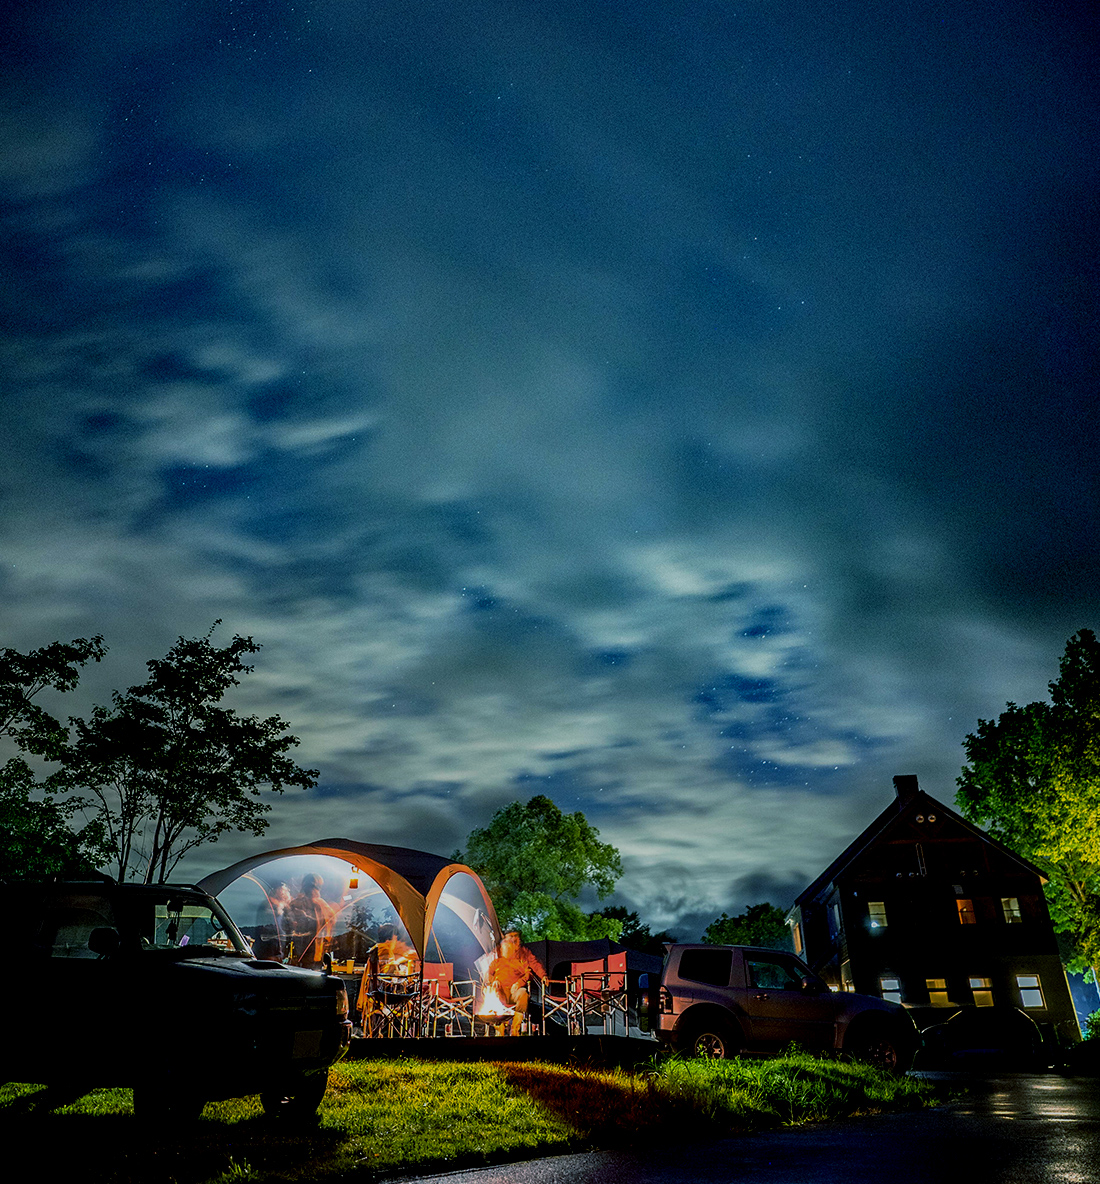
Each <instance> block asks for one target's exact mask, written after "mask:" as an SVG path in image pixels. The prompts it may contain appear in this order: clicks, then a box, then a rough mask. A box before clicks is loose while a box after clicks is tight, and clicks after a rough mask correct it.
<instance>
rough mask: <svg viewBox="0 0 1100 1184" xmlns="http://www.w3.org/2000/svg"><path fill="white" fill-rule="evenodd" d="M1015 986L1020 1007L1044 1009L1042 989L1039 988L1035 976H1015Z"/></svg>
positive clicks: (1037, 977) (1037, 978) (1037, 979)
mask: <svg viewBox="0 0 1100 1184" xmlns="http://www.w3.org/2000/svg"><path fill="white" fill-rule="evenodd" d="M1016 986H1017V987H1019V989H1020V1006H1021V1007H1045V1006H1046V1004H1045V1003H1044V1002H1043V989H1042V987H1040V986H1039V976H1038V975H1037V974H1018V975H1016Z"/></svg>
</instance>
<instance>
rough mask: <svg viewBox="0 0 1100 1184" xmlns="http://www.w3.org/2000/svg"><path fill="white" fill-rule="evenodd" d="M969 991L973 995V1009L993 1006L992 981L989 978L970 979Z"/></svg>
mask: <svg viewBox="0 0 1100 1184" xmlns="http://www.w3.org/2000/svg"><path fill="white" fill-rule="evenodd" d="M970 990H971V991H972V992H973V995H974V1006H975V1007H992V1006H993V980H992V979H989V978H971V980H970Z"/></svg>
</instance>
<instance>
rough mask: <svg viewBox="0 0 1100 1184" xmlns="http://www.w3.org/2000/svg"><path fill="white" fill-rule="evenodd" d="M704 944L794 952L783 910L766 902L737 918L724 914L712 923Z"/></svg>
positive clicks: (750, 908) (706, 933)
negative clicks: (759, 947) (756, 947)
mask: <svg viewBox="0 0 1100 1184" xmlns="http://www.w3.org/2000/svg"><path fill="white" fill-rule="evenodd" d="M703 941H705V942H706V943H707V944H708V945H713V946H766V947H767V948H768V949H771V950H789V949H791V933H790V930H789V929H788V928H787V921H786V914H785V913H784V912H783V910H782V909H779V908H776V907H775V905H773V904H769V903H768V902H767V901H764V902H763V903H762V904H750V905H749V907H748V908H747V909H746V910H745V911H744V912H743V913H738V914H737V916H736V917H730V916H727V914H725V913H723V914H722V915H721V916H720V917H719V918H718V919H717V920H716V921H711V923H710V924H709V925H708V926H707V928H706V932H705V933H704V934H703Z"/></svg>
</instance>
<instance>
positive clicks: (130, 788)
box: [58, 621, 317, 883]
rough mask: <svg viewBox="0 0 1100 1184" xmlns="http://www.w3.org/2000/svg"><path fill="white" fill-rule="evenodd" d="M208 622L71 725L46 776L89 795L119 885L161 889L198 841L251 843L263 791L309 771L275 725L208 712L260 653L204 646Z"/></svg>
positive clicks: (250, 647)
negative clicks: (229, 838) (241, 837)
mask: <svg viewBox="0 0 1100 1184" xmlns="http://www.w3.org/2000/svg"><path fill="white" fill-rule="evenodd" d="M218 624H220V622H219V621H215V623H214V626H212V627H211V629H210V632H209V633H207V634H206V636H205V637H197V638H183V637H181V638H179V639H178V641H177V642H176V644H175V645H174V646H173V647H172V649H171V650H169V652H168V654H167V656H166V657H165V658H162V659H154V660H153V661H151V662H148V663H147V666H148V668H149V678H148V680H147V681H146V682H145V683H143V684H142V685H140V686H133V687H130V689H129V690H128V691H127V692H126V693H125V694H120V693H119V692H117V691H116V692H115V693H114V694H113V696H112V703H113V705H112V707H111V708H106V707H97V708H95V710H94V711H93V713H92V717H91V719H90V720H87V721H85V720H82V719H73V720H71V723H72V725H73V727H74V728H75V731H76V738H75V741H74V742H73V743H72V745H71V746H70V747H69V748H68V749H67V751H66V752H65V754H64V758H63V767H62V770H61V772H60V774H58V778H59V781H60V782H61V783H62V784H64V786H65V787H66V788H67V789H68V790H70V791H71V792H74V793H82V794H88V795H90V799H86V800H89V801H90V802H91V804H92V808H93V813H94V817H95V819H96V821H97V822H98V823H99V825H100V826H101V827H102V831H103V833H104V834H105V836H106V837H107V840H108V842H109V843H110V847H111V851H112V864H113V868H112V871H113V874H114V875H115V876H116V877H117V878H118V879H119V880H123V879H126V878H127V877H132V876H135V875H137V876H140V877H141V878H143V879H144V880H145V881H146V882H147V883H148V882H154V881H163V880H165V879H166V878H167V877H168V875H169V874H170V873H171V871H172V870H173V868H174V867H175V866H176V864H177V863H178V862H179V860H180V859H181V858H182V856H183V855H184V854H185V853H186V852H187V851H189V850H191V849H192V848H194V847H197V846H199V845H200V844H202V843H208V842H211V841H213V840H215V839H217V838H218V837H219V836H220V835H222V834H225V833H226V832H228V831H234V830H236V831H244V832H246V833H249V834H254V835H259V834H262V833H263V831H264V830H265V829H266V827H267V817H266V816H267V813H268V811H269V810H270V809H271V806H270V804H269V803H268V802H266V801H264V800H262V798H261V794H262V793H263V792H264V791H269V792H273V793H282V791H283V789H284V788H285V787H286V786H288V785H291V786H293V785H297V786H301V787H303V788H305V787H309V786H312V785H314V784H315V783H316V776H317V771H316V770H314V769H302V768H299V766H298V765H296V764H295V763H294V762H293V761H292V760H291V759H290V758H289V757H288V756H287V753H288V751H289V750H290V749H291V748H293V747H294V746H296V745H297V743H298V740H297V737H295V736H291V735H289V734H288V733H287V732H286V726H287V725H286V722H285V721H284V720H283V719H281V718H280V717H279V716H277V715H272V716H269V717H268V718H267V719H259V718H257V717H256V716H239V715H237V714H236V712H234V711H233V710H232V709H230V708H226V707H222V706H220V703H221V700H222V698H223V697H224V696H225V694H226V693H227V692H228V691H229V690H230V689H231V688H232V687H235V686H237V685H238V684H239V681H240V679H239V676H240V675H242V674H248V673H250V672H251V671H252V669H253V668H252V667H251V666H247V665H245V664H244V662H243V661H242V657H243V656H244V655H247V654H254V653H256V652H257V651H258V650H259V648H260V647H259V646H258V645H257V644H256V643H255V642H253V640H252V638H250V637H240V636H235V637H234V638H233V640H232V641H231V642H229V644H228V645H226V646H224V647H221V648H219V647H217V646H215V645H214V644H213V643H212V641H211V637H212V635H213V632H214V629H215V628H216V627H217V625H218Z"/></svg>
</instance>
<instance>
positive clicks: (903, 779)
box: [894, 773, 920, 802]
mask: <svg viewBox="0 0 1100 1184" xmlns="http://www.w3.org/2000/svg"><path fill="white" fill-rule="evenodd" d="M894 792H895V793H896V794H897V795H898V801H899V802H908V801H911V800H912V799H913V798H915V797H916V796H917V794H918V793H919V792H920V786H919V785H918V784H917V779H916V777H914V776H913V775H912V773H901V774H899V775H898V776H897V777H895V778H894Z"/></svg>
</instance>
